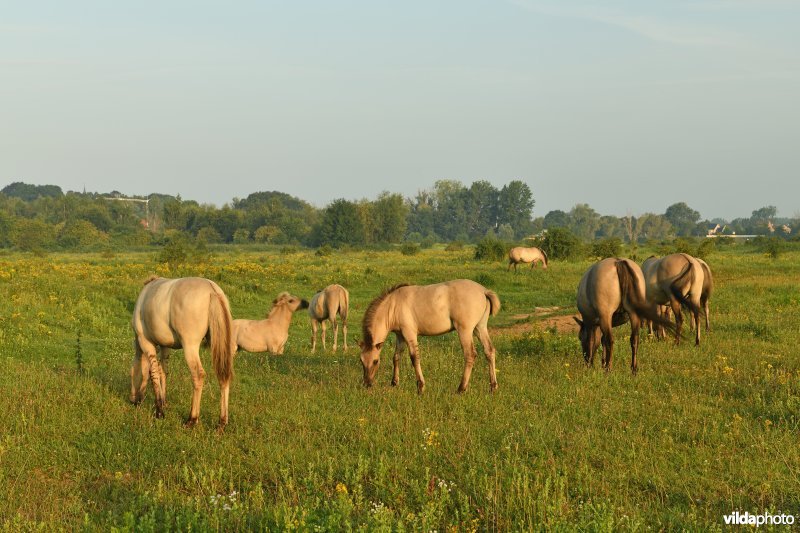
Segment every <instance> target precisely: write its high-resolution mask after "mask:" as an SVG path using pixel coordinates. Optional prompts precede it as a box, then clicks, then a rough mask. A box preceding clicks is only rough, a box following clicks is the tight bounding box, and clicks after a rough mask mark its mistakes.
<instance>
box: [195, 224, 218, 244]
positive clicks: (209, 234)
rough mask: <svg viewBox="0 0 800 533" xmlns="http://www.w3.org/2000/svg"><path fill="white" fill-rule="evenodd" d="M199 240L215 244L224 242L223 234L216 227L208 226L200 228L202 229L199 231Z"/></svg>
mask: <svg viewBox="0 0 800 533" xmlns="http://www.w3.org/2000/svg"><path fill="white" fill-rule="evenodd" d="M197 240H199V241H205V242H207V243H209V244H215V243H218V242H222V236H221V235H220V234H219V232H218V231H217V230H215V229H214V228H212V227H210V226H206V227H204V228H200V231H198V232H197Z"/></svg>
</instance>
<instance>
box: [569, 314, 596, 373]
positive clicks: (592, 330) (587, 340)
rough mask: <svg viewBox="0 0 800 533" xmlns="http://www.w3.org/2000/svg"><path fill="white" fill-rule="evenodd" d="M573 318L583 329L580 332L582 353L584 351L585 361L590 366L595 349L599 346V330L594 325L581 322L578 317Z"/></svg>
mask: <svg viewBox="0 0 800 533" xmlns="http://www.w3.org/2000/svg"><path fill="white" fill-rule="evenodd" d="M572 318H573V319H574V320H575V322H577V323H578V325H579V326H580V327H581V329H580V331H579V332H578V339H580V341H581V351H583V360H584V361H586V363H587V364H589V361H591V358H592V353H593V352H594V348H595V346H597V331H598V328H597V326H596V325H594V324H593V323H590V322H588V321H585V320H581V319H580V318H578V317H576V316H574V317H572Z"/></svg>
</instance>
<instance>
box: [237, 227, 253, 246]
mask: <svg viewBox="0 0 800 533" xmlns="http://www.w3.org/2000/svg"><path fill="white" fill-rule="evenodd" d="M233 242H234V244H247V243H248V242H250V231H249V230H248V229H246V228H239V229H237V230H236V231H234V232H233Z"/></svg>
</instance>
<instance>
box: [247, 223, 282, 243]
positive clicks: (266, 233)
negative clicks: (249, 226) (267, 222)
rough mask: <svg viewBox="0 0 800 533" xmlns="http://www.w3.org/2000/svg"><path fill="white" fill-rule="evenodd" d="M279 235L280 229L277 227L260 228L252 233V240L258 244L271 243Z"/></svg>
mask: <svg viewBox="0 0 800 533" xmlns="http://www.w3.org/2000/svg"><path fill="white" fill-rule="evenodd" d="M280 234H281V229H280V228H278V227H277V226H261V227H259V228H258V229H257V230H256V231H255V232H254V233H253V239H254V240H255V241H256V242H259V243H265V242H273V241H276V240H278V236H279V235H280Z"/></svg>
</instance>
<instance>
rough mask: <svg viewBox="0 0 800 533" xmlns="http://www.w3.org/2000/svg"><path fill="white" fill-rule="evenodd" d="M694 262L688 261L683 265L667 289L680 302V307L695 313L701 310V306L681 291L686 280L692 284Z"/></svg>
mask: <svg viewBox="0 0 800 533" xmlns="http://www.w3.org/2000/svg"><path fill="white" fill-rule="evenodd" d="M696 268H697V267H696V266H695V263H693V262H691V261H688V262H687V263H686V266H685V267H683V270H681V271H680V273H679V274H678V277H676V278H675V280H674V281H673V282H672V284H670V286H669V290H670V292H671V293H672V295H673V296H674V297H675V299H676V300H678V301H679V302H680V303H681V307H684V308H686V309H688V310H689V311H691V312H692V313H695V314H700V313H702V312H703V310H702V309H701V307H700V306H699V305H697V304H696V303H695V302H693V301H692V300H691V299H690V298H689V297H688V295H686V296H684V294H683V292H682V291H681V287H682V286H684V285H685V284H686V283H687V282H688V283H689V285H690V286H691V285H694V280H695V269H696Z"/></svg>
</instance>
